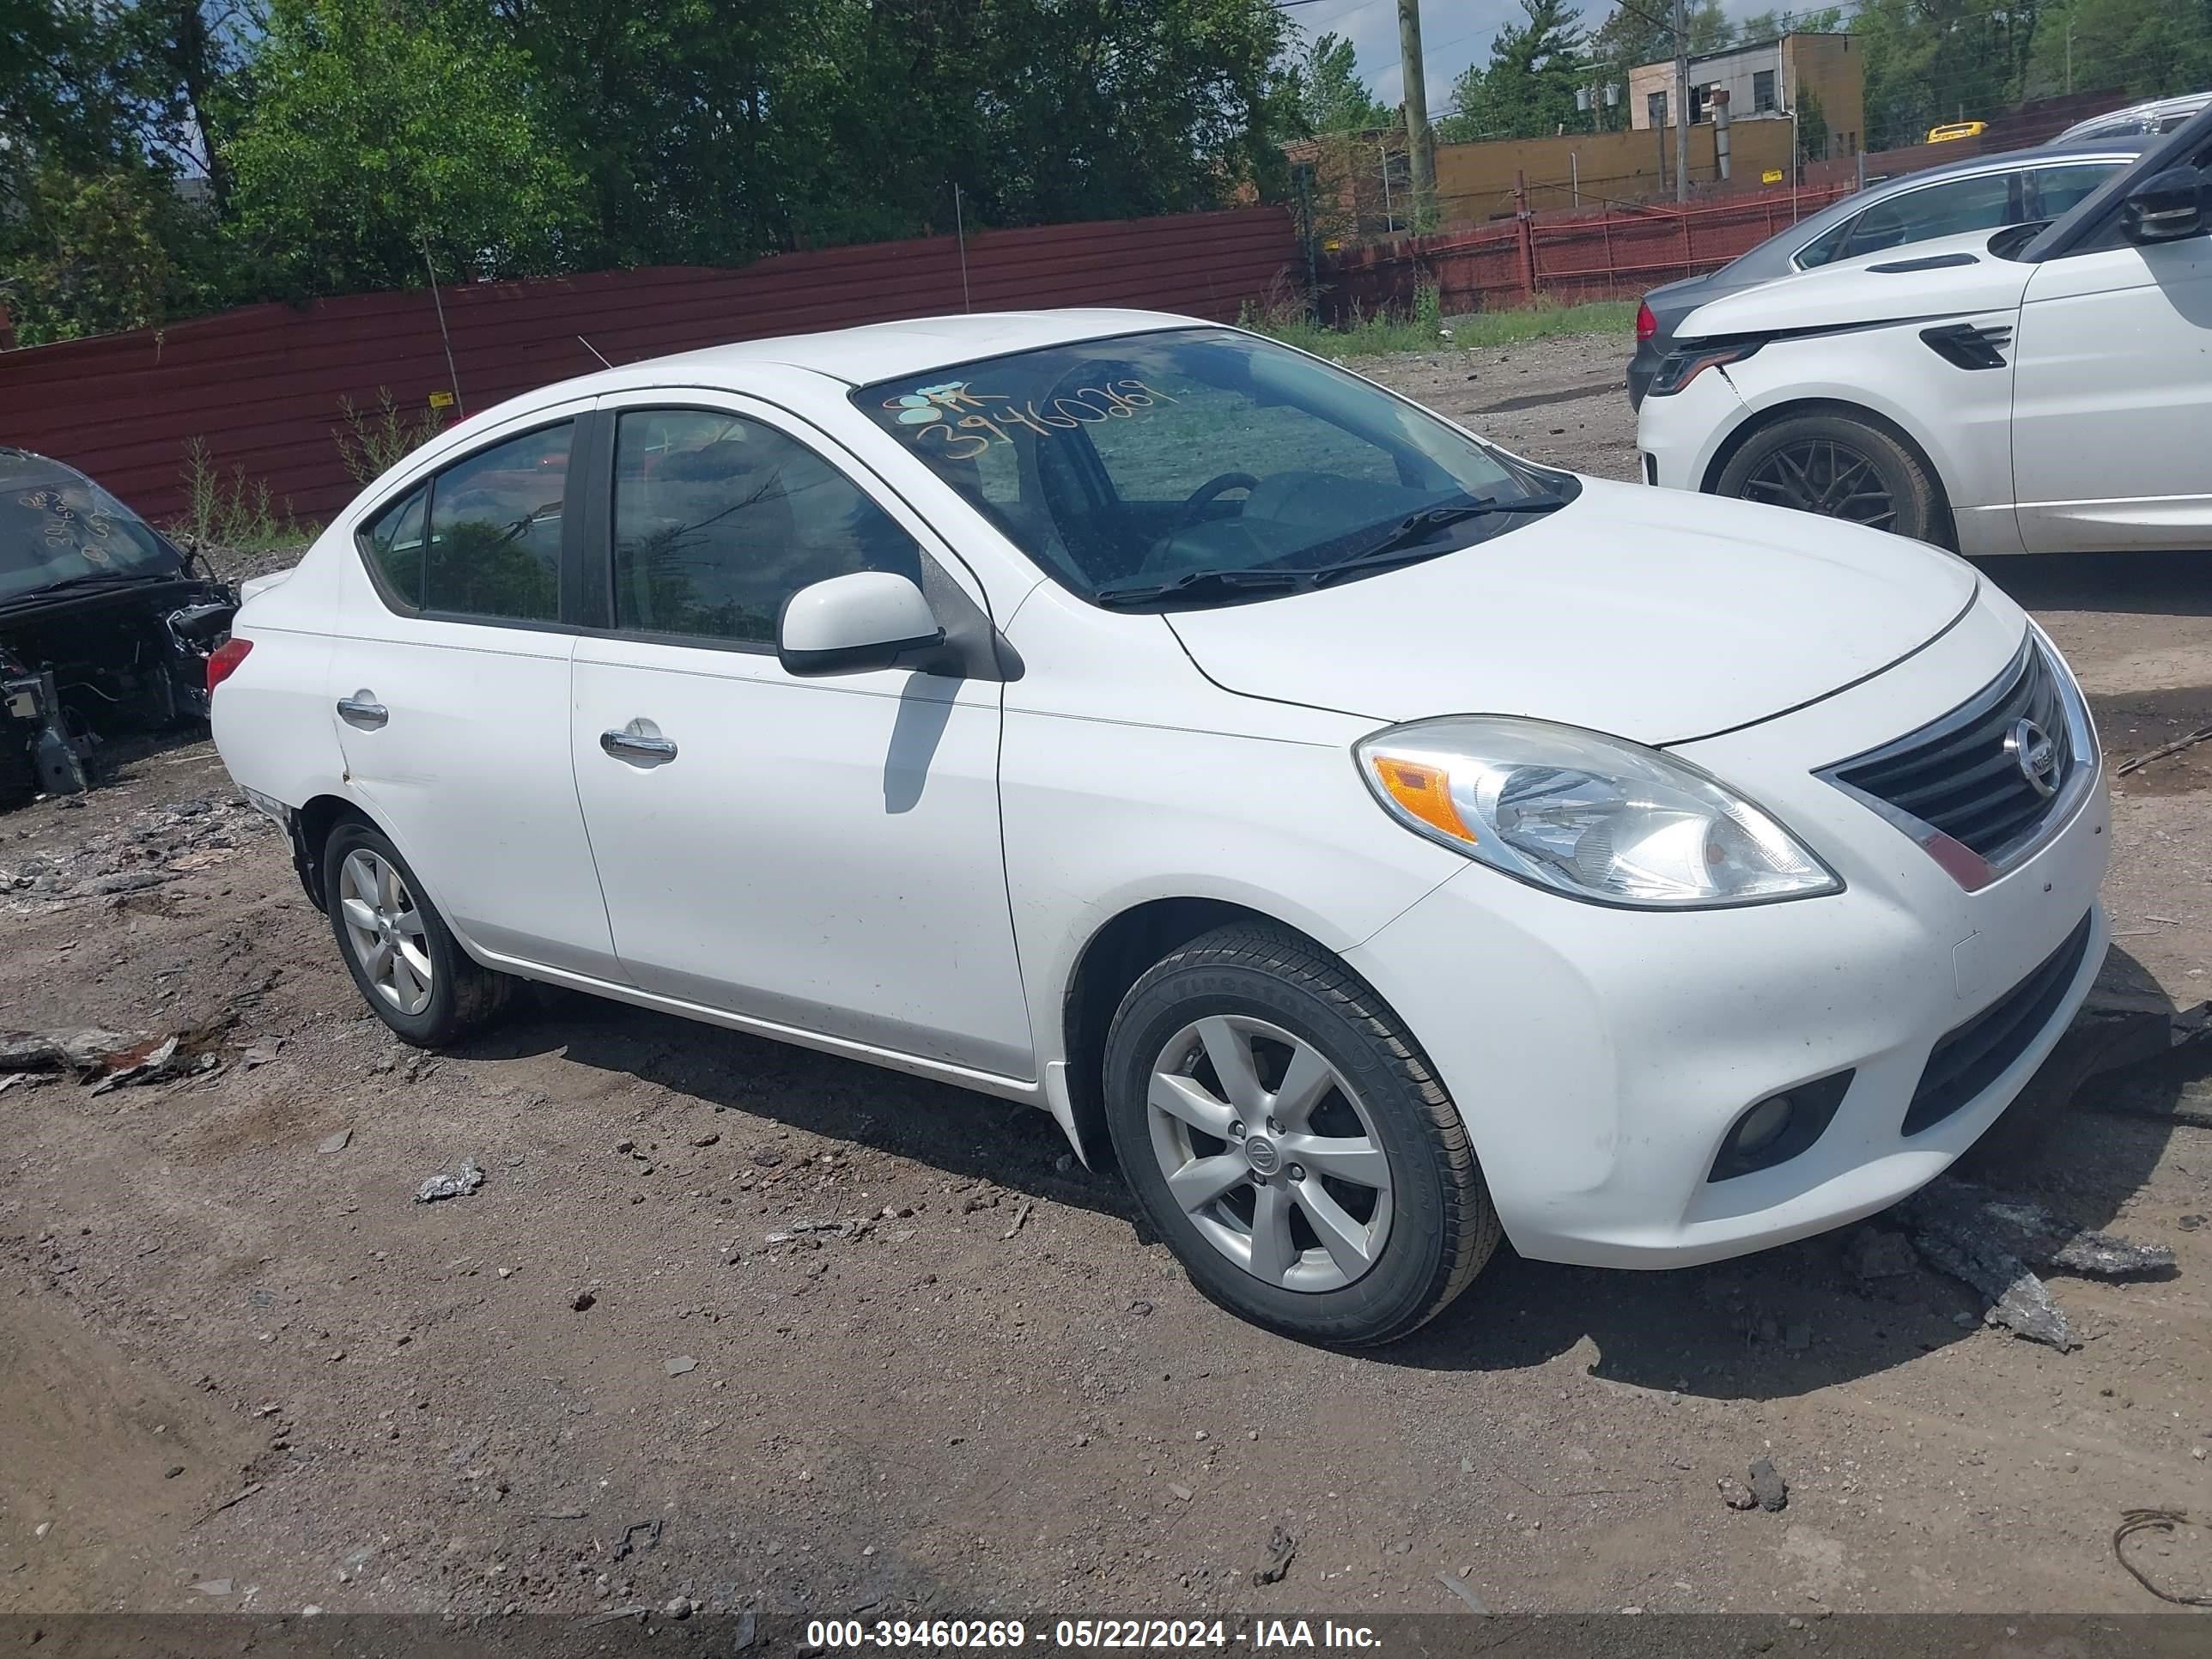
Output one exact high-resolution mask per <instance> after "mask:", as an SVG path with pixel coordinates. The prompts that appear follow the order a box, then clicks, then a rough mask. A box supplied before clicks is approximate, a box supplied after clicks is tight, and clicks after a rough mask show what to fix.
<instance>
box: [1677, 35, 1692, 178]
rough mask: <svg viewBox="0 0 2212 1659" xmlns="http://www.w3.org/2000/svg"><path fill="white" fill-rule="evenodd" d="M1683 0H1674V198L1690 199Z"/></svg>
mask: <svg viewBox="0 0 2212 1659" xmlns="http://www.w3.org/2000/svg"><path fill="white" fill-rule="evenodd" d="M1686 10H1687V8H1686V6H1685V4H1684V3H1683V0H1674V199H1675V200H1676V201H1678V202H1686V201H1688V200H1689V199H1690V29H1689V23H1688V21H1687V18H1686V15H1685V14H1686Z"/></svg>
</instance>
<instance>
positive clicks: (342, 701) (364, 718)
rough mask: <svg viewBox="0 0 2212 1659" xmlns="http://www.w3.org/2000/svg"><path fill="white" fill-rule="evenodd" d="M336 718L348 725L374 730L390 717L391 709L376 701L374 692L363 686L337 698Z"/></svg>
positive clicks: (365, 730) (366, 730) (367, 730)
mask: <svg viewBox="0 0 2212 1659" xmlns="http://www.w3.org/2000/svg"><path fill="white" fill-rule="evenodd" d="M338 718H339V719H340V720H343V721H344V722H345V723H346V724H347V725H348V726H359V727H360V728H361V729H362V731H364V732H374V731H375V730H376V728H377V727H378V726H382V725H383V724H384V723H385V721H386V720H390V719H391V718H392V711H391V710H390V709H389V708H386V707H385V706H384V705H383V704H382V703H380V702H377V700H376V693H374V691H371V690H368V689H367V688H366V687H364V688H363V689H362V690H359V691H356V692H355V693H354V694H353V696H349V697H340V698H339V699H338Z"/></svg>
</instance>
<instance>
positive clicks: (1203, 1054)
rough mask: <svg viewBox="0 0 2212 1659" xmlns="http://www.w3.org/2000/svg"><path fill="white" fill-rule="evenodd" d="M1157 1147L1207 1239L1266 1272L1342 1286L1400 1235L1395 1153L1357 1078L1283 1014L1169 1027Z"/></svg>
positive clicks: (1308, 1284) (1160, 1066) (1274, 1281)
mask: <svg viewBox="0 0 2212 1659" xmlns="http://www.w3.org/2000/svg"><path fill="white" fill-rule="evenodd" d="M1146 1098H1147V1105H1148V1108H1149V1112H1150V1121H1151V1126H1152V1156H1153V1157H1154V1158H1156V1159H1158V1163H1159V1168H1160V1173H1161V1174H1162V1175H1163V1176H1164V1177H1165V1178H1166V1180H1167V1184H1168V1191H1169V1192H1170V1193H1171V1194H1174V1196H1175V1200H1176V1203H1177V1204H1179V1205H1181V1206H1182V1211H1183V1213H1184V1214H1185V1215H1187V1216H1188V1217H1189V1218H1190V1221H1191V1225H1193V1226H1194V1227H1195V1228H1196V1229H1197V1230H1198V1232H1199V1234H1200V1237H1203V1238H1204V1239H1205V1240H1206V1243H1209V1244H1211V1245H1212V1246H1213V1248H1214V1249H1217V1250H1218V1251H1220V1252H1221V1253H1222V1255H1225V1256H1227V1257H1228V1258H1229V1259H1230V1260H1231V1261H1233V1262H1235V1263H1236V1264H1237V1266H1238V1267H1242V1268H1243V1270H1244V1271H1245V1272H1246V1273H1250V1274H1251V1275H1252V1276H1253V1277H1254V1278H1255V1279H1261V1280H1262V1281H1264V1282H1265V1283H1267V1284H1269V1285H1281V1286H1283V1287H1284V1288H1285V1289H1287V1290H1293V1291H1333V1290H1336V1289H1338V1288H1339V1287H1340V1286H1342V1285H1349V1284H1351V1283H1352V1281H1353V1280H1354V1279H1358V1278H1359V1277H1360V1276H1361V1275H1363V1274H1364V1273H1366V1272H1367V1270H1368V1269H1369V1268H1370V1267H1373V1266H1374V1265H1375V1261H1376V1257H1378V1256H1379V1255H1381V1254H1382V1253H1383V1246H1384V1245H1385V1244H1386V1243H1388V1242H1389V1237H1390V1160H1389V1158H1387V1157H1386V1156H1385V1155H1384V1154H1383V1148H1382V1146H1381V1145H1380V1143H1379V1142H1378V1141H1377V1140H1376V1137H1375V1129H1374V1126H1373V1124H1372V1123H1371V1122H1370V1121H1369V1119H1368V1115H1367V1109H1366V1107H1365V1106H1364V1104H1363V1103H1361V1101H1360V1098H1359V1095H1358V1091H1356V1090H1354V1089H1353V1088H1352V1085H1350V1084H1349V1083H1347V1082H1346V1081H1345V1079H1344V1078H1343V1077H1342V1075H1341V1074H1340V1073H1338V1071H1337V1069H1336V1068H1335V1067H1334V1066H1332V1065H1330V1064H1329V1062H1328V1059H1327V1058H1326V1057H1325V1056H1324V1055H1323V1054H1322V1052H1321V1051H1320V1050H1319V1049H1318V1048H1314V1047H1313V1046H1312V1045H1311V1044H1310V1043H1306V1042H1301V1041H1300V1040H1299V1039H1298V1038H1297V1037H1295V1036H1291V1033H1290V1032H1288V1031H1285V1030H1283V1029H1282V1028H1281V1027H1280V1026H1279V1025H1273V1024H1269V1023H1268V1022H1267V1021H1266V1020H1263V1019H1255V1018H1250V1017H1249V1016H1245V1015H1237V1014H1213V1015H1209V1016H1208V1017H1207V1018H1204V1019H1200V1020H1197V1021H1194V1023H1193V1024H1188V1025H1186V1026H1184V1027H1183V1028H1182V1030H1179V1031H1177V1032H1176V1034H1175V1036H1172V1037H1170V1039H1169V1040H1168V1043H1167V1046H1166V1048H1164V1049H1163V1050H1162V1051H1161V1053H1160V1055H1159V1058H1158V1061H1157V1062H1156V1063H1155V1064H1154V1066H1153V1068H1152V1087H1151V1089H1150V1091H1148V1093H1147V1097H1146Z"/></svg>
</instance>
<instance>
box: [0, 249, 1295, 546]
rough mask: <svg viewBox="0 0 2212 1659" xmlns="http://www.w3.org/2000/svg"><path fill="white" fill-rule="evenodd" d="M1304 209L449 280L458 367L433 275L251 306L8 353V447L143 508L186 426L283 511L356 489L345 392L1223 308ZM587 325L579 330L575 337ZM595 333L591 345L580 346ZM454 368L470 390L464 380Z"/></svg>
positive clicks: (1231, 304) (473, 404)
mask: <svg viewBox="0 0 2212 1659" xmlns="http://www.w3.org/2000/svg"><path fill="white" fill-rule="evenodd" d="M1301 257H1302V256H1301V255H1300V252H1299V249H1298V243H1297V234H1296V232H1295V231H1294V229H1293V228H1292V225H1291V217H1290V215H1289V214H1288V213H1287V212H1286V211H1285V210H1283V209H1280V208H1271V207H1270V208H1243V209H1237V210H1234V211H1231V212H1226V213H1202V214H1186V215H1180V216H1176V217H1173V218H1163V219H1134V220H1120V221H1109V222H1103V223H1095V224H1080V225H1054V226H1048V227H1044V228H1037V229H1031V230H1006V231H986V232H981V233H978V234H975V235H973V236H970V237H969V239H968V241H967V248H966V258H965V264H964V267H963V259H962V252H961V248H960V245H959V244H958V243H957V241H956V240H954V239H953V238H951V237H949V236H942V237H934V238H931V239H929V240H921V241H910V242H887V243H877V244H873V245H871V246H864V247H847V248H830V249H825V250H823V251H821V252H808V253H794V254H785V255H781V256H780V257H777V258H769V259H763V260H762V261H760V262H759V263H757V264H752V265H748V266H746V267H744V269H742V270H702V269H698V268H695V267H685V266H659V267H648V268H646V269H642V270H615V271H600V272H595V273H593V274H592V275H589V276H570V277H562V278H556V279H550V280H546V281H542V282H526V283H483V284H477V285H473V286H466V287H462V288H458V289H445V290H444V291H443V294H442V299H443V302H444V307H445V322H446V327H447V331H449V332H450V334H451V336H452V341H453V369H452V371H451V372H449V371H448V370H447V362H446V348H445V343H444V341H443V339H442V338H441V334H440V331H439V325H438V317H437V312H436V309H435V305H434V302H433V300H432V296H431V295H430V294H429V292H428V290H422V291H414V292H407V293H399V294H365V295H354V296H351V297H349V298H345V299H338V300H325V301H317V302H316V303H314V304H313V305H311V306H308V307H306V308H304V309H297V310H295V309H294V308H292V307H286V306H280V305H265V306H253V307H247V308H246V309H244V310H240V311H232V312H226V313H222V314H220V315H217V316H213V317H203V318H198V319H194V320H192V321H190V322H185V323H179V324H176V325H173V326H171V327H169V328H167V329H161V330H153V329H149V330H143V331H138V332H136V333H131V334H116V335H108V336H105V337H100V338H97V339H90V340H76V341H70V342H69V343H65V344H61V345H51V346H38V347H33V348H30V349H24V350H19V351H10V352H6V353H0V443H9V444H15V445H20V446H21V447H26V448H29V449H34V450H39V451H41V452H43V453H46V454H50V455H53V456H55V457H57V458H58V459H62V460H65V461H68V462H69V463H70V465H75V466H78V467H82V469H83V470H84V471H88V472H89V473H91V474H93V475H94V477H98V478H99V479H100V481H101V482H102V483H105V484H106V486H107V487H108V488H109V489H112V491H114V492H115V493H116V494H117V495H120V496H121V497H123V499H124V500H125V501H129V502H130V503H131V505H132V506H134V507H137V509H138V510H139V511H141V512H142V513H147V514H148V515H149V516H151V517H153V518H155V519H161V520H166V519H170V518H173V517H174V516H175V515H177V514H179V513H182V512H183V511H184V510H185V506H186V495H185V483H184V477H183V467H184V456H185V446H186V444H187V443H188V442H189V441H191V440H192V439H193V438H196V437H197V438H200V439H202V440H203V441H204V442H205V443H206V445H207V447H208V450H209V453H210V459H212V460H213V462H214V463H215V465H216V466H217V467H218V468H220V469H222V471H225V472H226V473H228V471H230V470H231V469H233V468H234V467H242V468H244V470H245V473H246V477H247V478H249V479H251V480H253V481H255V482H257V483H260V482H265V483H267V484H268V486H269V488H270V491H271V492H272V494H273V495H274V496H275V497H276V502H277V505H278V506H279V507H280V508H281V507H283V506H285V505H286V504H288V503H289V507H290V508H291V510H292V511H294V512H295V513H299V514H301V515H302V516H304V517H319V516H324V515H327V514H328V513H331V512H333V511H335V510H336V509H337V508H338V507H342V506H343V505H344V504H345V502H346V501H349V500H350V499H351V497H352V496H353V495H354V492H355V490H356V488H357V486H356V483H355V482H354V480H353V479H352V477H350V476H349V474H348V473H347V472H346V471H345V468H344V465H343V463H342V462H341V460H340V459H339V455H338V451H337V445H336V443H335V442H334V441H333V440H332V437H331V430H332V428H334V427H336V426H337V425H338V424H339V422H340V408H339V400H340V399H341V398H351V399H352V400H353V402H354V403H356V404H359V405H362V406H364V407H374V405H375V404H376V403H377V400H378V395H379V392H380V389H388V390H389V391H390V392H391V393H392V397H393V398H395V399H396V400H397V401H398V404H401V405H402V406H404V407H405V408H407V409H409V410H421V409H422V408H424V407H425V406H426V404H427V400H428V396H429V394H430V393H431V392H438V391H447V390H458V392H459V394H460V398H461V402H462V404H463V405H464V407H465V408H466V409H469V410H481V409H484V408H487V407H489V405H490V404H494V403H495V402H497V401H498V400H500V399H501V398H507V397H511V396H513V394H514V393H516V392H526V391H528V390H530V389H531V388H532V387H534V386H544V385H546V384H548V383H549V382H550V381H554V380H562V379H565V378H567V377H568V376H570V375H574V374H586V373H589V372H590V371H592V370H593V369H595V368H598V367H599V363H598V360H597V359H596V358H595V357H594V356H592V348H596V349H597V350H598V351H599V352H600V353H602V354H604V355H605V356H606V357H607V358H608V359H609V360H611V362H617V363H622V362H632V361H635V359H638V358H641V357H649V356H659V355H660V354H662V353H665V352H671V351H682V350H686V349H691V348H695V347H698V346H705V345H713V344H716V343H720V342H724V341H729V340H747V339H757V338H760V337H763V336H767V335H775V334H788V333H795V332H799V331H804V330H808V329H823V328H837V327H843V326H847V325H851V324H855V323H872V322H884V321H889V320H892V319H898V318H904V317H917V316H929V315H936V314H942V313H951V312H958V311H961V310H963V309H973V310H977V311H986V310H1006V309H1015V308H1020V307H1042V306H1079V305H1110V306H1143V307H1152V308H1155V309H1158V310H1162V311H1173V312H1180V313H1187V314H1189V315H1193V316H1199V317H1206V318H1212V319H1221V320H1229V319H1234V318H1235V317H1236V316H1237V313H1238V311H1239V310H1240V308H1241V307H1243V304H1244V302H1245V301H1249V300H1258V299H1261V297H1263V296H1264V295H1267V292H1268V291H1269V290H1270V289H1271V288H1273V287H1274V286H1276V285H1277V283H1278V282H1279V279H1280V278H1281V277H1282V276H1283V275H1284V273H1285V269H1286V268H1293V269H1297V268H1302V267H1301V266H1300V264H1299V262H1300V260H1301ZM579 337H581V339H580V338H579ZM584 340H588V341H589V342H590V343H591V346H590V348H587V347H586V345H585V344H583V343H582V341H584ZM457 381H458V386H456V382H457Z"/></svg>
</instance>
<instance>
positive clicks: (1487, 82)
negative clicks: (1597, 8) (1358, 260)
mask: <svg viewBox="0 0 2212 1659" xmlns="http://www.w3.org/2000/svg"><path fill="white" fill-rule="evenodd" d="M1712 3H1714V4H1717V3H1718V0H1712ZM1521 10H1522V21H1520V22H1518V23H1508V24H1506V25H1505V26H1504V27H1503V28H1501V29H1499V30H1498V33H1497V35H1496V36H1495V37H1494V38H1493V39H1492V41H1491V43H1490V61H1489V63H1488V64H1485V65H1482V66H1480V67H1477V66H1475V65H1472V64H1470V65H1469V66H1468V68H1467V69H1466V70H1463V71H1462V73H1461V75H1460V76H1459V78H1458V79H1457V80H1455V81H1454V82H1452V89H1451V100H1452V107H1453V108H1454V109H1455V111H1456V112H1457V113H1455V114H1454V115H1452V116H1450V117H1448V118H1446V119H1445V120H1443V121H1442V122H1440V123H1438V125H1437V136H1438V137H1441V138H1442V139H1443V141H1444V142H1445V143H1467V142H1468V141H1470V140H1474V139H1480V138H1534V137H1542V136H1543V135H1545V134H1547V133H1551V132H1555V131H1559V129H1560V128H1561V127H1563V126H1571V125H1576V124H1577V112H1576V109H1575V88H1577V87H1578V86H1581V85H1583V84H1584V83H1585V82H1586V81H1587V78H1588V71H1587V70H1585V68H1584V66H1583V58H1582V47H1583V30H1582V27H1581V21H1580V19H1579V17H1578V16H1577V14H1576V12H1575V11H1574V9H1572V6H1571V3H1570V0H1521ZM1584 119H1586V118H1584Z"/></svg>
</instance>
